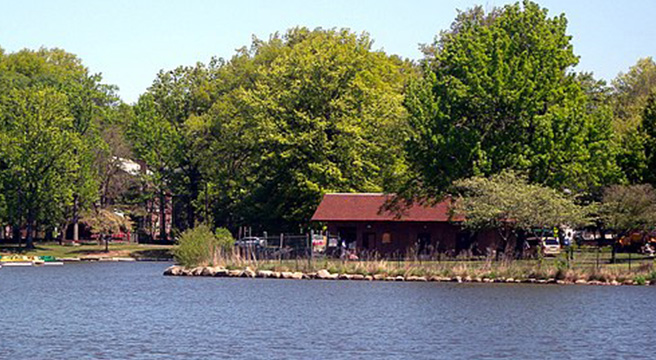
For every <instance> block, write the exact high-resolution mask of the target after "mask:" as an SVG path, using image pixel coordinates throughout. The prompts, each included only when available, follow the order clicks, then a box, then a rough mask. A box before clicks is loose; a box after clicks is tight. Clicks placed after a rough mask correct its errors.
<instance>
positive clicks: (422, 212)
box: [312, 193, 449, 222]
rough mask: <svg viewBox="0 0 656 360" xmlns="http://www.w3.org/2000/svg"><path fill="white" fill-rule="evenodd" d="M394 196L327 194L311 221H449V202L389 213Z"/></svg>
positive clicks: (416, 206) (406, 208)
mask: <svg viewBox="0 0 656 360" xmlns="http://www.w3.org/2000/svg"><path fill="white" fill-rule="evenodd" d="M393 196H394V195H393V194H379V193H373V194H371V193H370V194H357V193H356V194H326V195H324V196H323V200H321V203H320V204H319V206H318V207H317V210H316V211H315V212H314V215H313V216H312V221H438V222H446V221H449V202H448V200H446V201H442V202H440V203H437V204H435V205H432V206H430V205H421V204H412V205H410V206H403V207H401V209H400V211H398V210H387V209H385V204H386V202H387V201H388V200H390V199H392V198H393Z"/></svg>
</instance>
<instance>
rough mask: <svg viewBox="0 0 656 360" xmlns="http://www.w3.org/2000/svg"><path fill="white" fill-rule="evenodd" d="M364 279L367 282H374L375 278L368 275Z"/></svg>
mask: <svg viewBox="0 0 656 360" xmlns="http://www.w3.org/2000/svg"><path fill="white" fill-rule="evenodd" d="M364 279H365V280H367V281H373V279H374V277H373V276H371V275H367V276H365V277H364Z"/></svg>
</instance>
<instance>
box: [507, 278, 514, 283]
mask: <svg viewBox="0 0 656 360" xmlns="http://www.w3.org/2000/svg"><path fill="white" fill-rule="evenodd" d="M506 282H507V283H514V282H515V279H513V278H507V279H506Z"/></svg>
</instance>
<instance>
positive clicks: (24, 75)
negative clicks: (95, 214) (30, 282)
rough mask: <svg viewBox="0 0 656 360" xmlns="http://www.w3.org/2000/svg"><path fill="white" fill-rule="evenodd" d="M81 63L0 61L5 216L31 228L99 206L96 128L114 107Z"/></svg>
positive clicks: (21, 57)
mask: <svg viewBox="0 0 656 360" xmlns="http://www.w3.org/2000/svg"><path fill="white" fill-rule="evenodd" d="M100 81H101V78H100V76H99V75H93V74H90V73H89V72H88V69H86V68H85V67H84V66H83V65H82V62H81V60H80V59H78V58H77V57H76V56H75V55H72V54H69V53H67V52H65V51H63V50H60V49H40V50H37V51H31V50H22V51H19V52H16V53H12V54H3V55H2V56H0V136H2V142H3V144H2V145H0V159H2V162H3V164H2V165H1V166H0V172H3V174H2V176H1V177H0V181H2V182H3V184H2V188H3V190H4V191H5V195H6V196H5V198H6V200H7V201H8V203H7V213H6V214H4V216H3V215H0V217H4V218H5V219H6V220H7V221H8V222H10V223H11V224H13V225H16V226H25V225H27V226H28V230H29V231H28V246H30V245H31V243H29V242H30V241H31V239H32V235H33V231H34V230H36V229H35V225H36V223H39V224H42V225H48V226H55V225H59V224H61V223H65V222H66V220H67V219H70V218H71V217H75V216H76V214H73V213H71V212H70V210H71V207H72V206H73V202H76V203H77V208H85V207H88V206H89V205H90V204H91V203H92V202H93V201H94V200H95V199H96V198H97V195H98V193H97V190H98V188H97V173H96V171H95V169H96V167H95V161H96V158H95V150H96V148H97V147H98V146H100V147H102V141H101V140H99V139H98V137H97V128H98V126H99V124H100V123H101V122H102V121H103V120H104V119H105V117H106V112H107V111H109V108H110V107H111V106H113V104H114V103H115V101H116V99H115V97H114V96H113V90H114V88H113V87H111V86H107V85H103V84H101V83H100Z"/></svg>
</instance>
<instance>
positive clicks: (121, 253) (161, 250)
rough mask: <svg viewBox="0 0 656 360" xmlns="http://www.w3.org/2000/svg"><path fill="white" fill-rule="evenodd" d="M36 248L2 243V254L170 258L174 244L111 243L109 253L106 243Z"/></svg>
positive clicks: (46, 245)
mask: <svg viewBox="0 0 656 360" xmlns="http://www.w3.org/2000/svg"><path fill="white" fill-rule="evenodd" d="M35 246H36V248H35V249H32V250H27V249H24V248H20V247H18V246H17V245H9V244H8V245H0V255H10V254H21V255H28V256H46V255H50V256H54V257H57V258H75V257H85V256H111V257H134V258H168V257H170V256H171V253H170V251H171V249H173V247H174V246H173V245H146V244H110V245H109V253H106V252H105V245H80V246H72V245H59V244H58V243H36V244H35Z"/></svg>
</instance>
